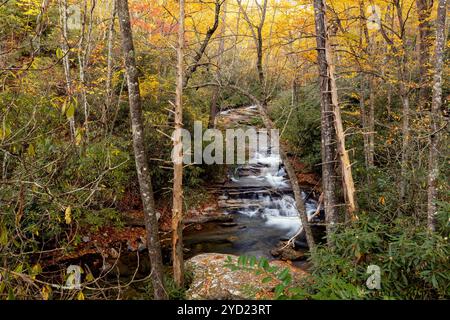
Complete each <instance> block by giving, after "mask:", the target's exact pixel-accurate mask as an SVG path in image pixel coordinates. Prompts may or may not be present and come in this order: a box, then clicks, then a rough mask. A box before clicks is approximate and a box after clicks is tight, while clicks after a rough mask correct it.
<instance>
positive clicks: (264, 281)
mask: <svg viewBox="0 0 450 320" xmlns="http://www.w3.org/2000/svg"><path fill="white" fill-rule="evenodd" d="M271 280H272V277H265V278H264V279H262V283H268V282H270V281H271Z"/></svg>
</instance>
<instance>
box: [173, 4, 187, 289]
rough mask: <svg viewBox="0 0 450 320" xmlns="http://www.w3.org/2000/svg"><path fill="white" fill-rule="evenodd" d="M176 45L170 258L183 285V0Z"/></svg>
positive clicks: (175, 276) (174, 273) (174, 274)
mask: <svg viewBox="0 0 450 320" xmlns="http://www.w3.org/2000/svg"><path fill="white" fill-rule="evenodd" d="M179 5H180V16H179V18H178V47H177V87H176V97H175V134H174V137H173V150H174V151H173V152H174V161H173V192H172V193H173V204H172V258H173V277H174V280H175V283H176V284H177V286H178V287H180V288H181V287H183V285H184V263H183V155H182V149H183V148H182V141H181V129H182V128H183V78H184V71H183V57H184V6H185V4H184V0H180V2H179Z"/></svg>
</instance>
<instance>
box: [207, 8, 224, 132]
mask: <svg viewBox="0 0 450 320" xmlns="http://www.w3.org/2000/svg"><path fill="white" fill-rule="evenodd" d="M226 18H227V2H226V0H225V1H224V2H223V8H222V18H221V21H220V23H221V27H220V34H219V37H220V40H219V48H218V52H217V66H218V69H217V74H216V75H217V78H218V80H219V81H220V77H221V69H220V68H222V61H223V53H224V50H225V28H226ZM213 90H214V92H213V96H212V99H211V108H210V114H209V122H208V126H209V128H213V127H214V123H215V121H214V120H215V118H216V114H217V109H218V108H217V105H218V103H219V98H220V86H216V87H214V89H213Z"/></svg>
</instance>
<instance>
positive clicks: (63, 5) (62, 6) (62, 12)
mask: <svg viewBox="0 0 450 320" xmlns="http://www.w3.org/2000/svg"><path fill="white" fill-rule="evenodd" d="M58 4H59V16H60V24H61V33H62V38H63V39H62V42H61V49H62V52H63V58H62V62H63V67H64V75H65V77H66V92H67V96H68V98H69V103H71V96H72V78H71V76H70V61H69V58H70V52H69V44H68V43H69V30H68V26H67V18H68V16H67V0H60V1H59V2H58ZM69 128H70V136H71V139H72V141H73V140H74V139H75V117H74V116H72V117H70V118H69Z"/></svg>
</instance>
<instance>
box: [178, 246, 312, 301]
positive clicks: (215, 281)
mask: <svg viewBox="0 0 450 320" xmlns="http://www.w3.org/2000/svg"><path fill="white" fill-rule="evenodd" d="M229 256H230V257H231V258H232V261H233V263H234V264H236V263H237V259H238V257H237V256H233V255H228V254H219V253H204V254H200V255H197V256H195V257H193V258H191V259H189V260H188V261H186V269H187V270H189V271H190V272H191V273H192V274H193V279H192V283H191V285H190V287H189V289H188V291H187V292H186V298H187V299H193V300H235V299H270V298H272V297H273V295H274V293H273V292H274V289H275V287H276V286H277V285H278V284H279V280H277V279H273V280H271V281H269V282H265V283H263V281H262V280H263V279H264V278H266V277H267V274H264V273H263V274H260V275H257V274H256V272H255V271H254V270H241V269H239V270H231V268H229V267H227V266H226V265H227V264H228V263H229V262H228V261H227V259H228V257H229ZM270 265H271V266H274V265H275V266H278V267H280V268H281V269H284V268H286V267H287V268H289V269H290V271H291V275H292V276H293V279H294V282H297V281H298V280H300V279H301V278H303V277H305V276H306V275H307V273H306V272H305V271H303V270H301V269H299V268H296V267H294V266H292V265H291V264H289V263H287V262H284V261H272V262H270ZM281 269H280V270H281Z"/></svg>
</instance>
